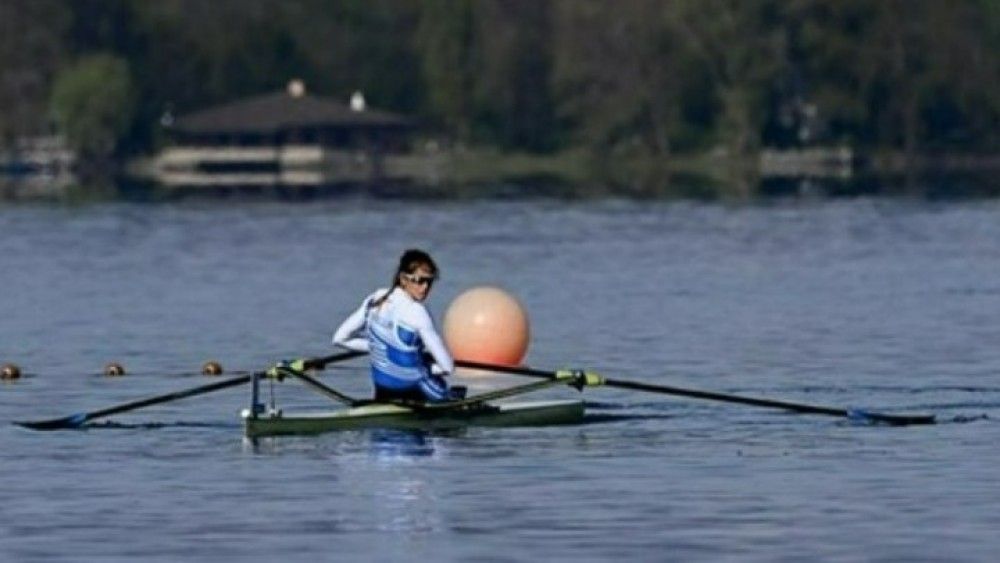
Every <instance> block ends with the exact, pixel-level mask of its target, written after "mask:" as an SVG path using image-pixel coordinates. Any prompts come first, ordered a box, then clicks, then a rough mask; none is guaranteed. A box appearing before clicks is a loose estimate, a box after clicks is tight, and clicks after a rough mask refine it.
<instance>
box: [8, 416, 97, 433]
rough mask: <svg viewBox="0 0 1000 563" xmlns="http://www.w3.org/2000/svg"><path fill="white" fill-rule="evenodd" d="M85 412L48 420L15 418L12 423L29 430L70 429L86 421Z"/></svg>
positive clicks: (78, 426)
mask: <svg viewBox="0 0 1000 563" xmlns="http://www.w3.org/2000/svg"><path fill="white" fill-rule="evenodd" d="M87 420H88V418H87V413H79V414H74V415H70V416H64V417H61V418H52V419H49V420H15V421H14V424H16V425H18V426H20V427H22V428H28V429H30V430H72V429H74V428H80V427H81V426H83V425H84V423H85V422H87Z"/></svg>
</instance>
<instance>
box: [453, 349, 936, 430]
mask: <svg viewBox="0 0 1000 563" xmlns="http://www.w3.org/2000/svg"><path fill="white" fill-rule="evenodd" d="M455 364H456V365H459V366H462V367H467V368H473V369H481V370H487V371H495V372H501V373H512V374H516V375H524V376H528V377H541V378H546V379H565V378H564V377H562V376H561V375H560V374H559V372H554V371H545V370H540V369H534V368H527V367H511V366H502V365H495V364H487V363H482V362H471V361H466V360H458V361H456V362H455ZM582 375H585V374H582V373H581V376H582ZM584 381H586V382H584ZM593 384H599V385H607V386H608V387H618V388H621V389H632V390H634V391H646V392H649V393H660V394H663V395H678V396H681V397H692V398H695V399H707V400H710V401H722V402H726V403H739V404H742V405H752V406H755V407H767V408H773V409H782V410H786V411H792V412H797V413H805V414H822V415H827V416H837V417H842V418H849V419H852V420H865V421H870V422H882V423H885V424H891V425H893V426H906V425H912V424H934V422H935V420H934V415H905V414H883V413H877V412H869V411H865V410H859V409H841V408H835V407H824V406H817V405H808V404H802V403H791V402H788V401H777V400H774V399H758V398H754V397H743V396H740V395H729V394H726V393H715V392H712V391H699V390H697V389H684V388H681V387H671V386H668V385H653V384H651V383H642V382H639V381H622V380H618V379H608V378H599V377H591V378H587V379H586V380H581V383H580V385H593Z"/></svg>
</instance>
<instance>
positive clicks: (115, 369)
mask: <svg viewBox="0 0 1000 563" xmlns="http://www.w3.org/2000/svg"><path fill="white" fill-rule="evenodd" d="M104 375H107V376H109V377H117V376H119V375H125V368H124V367H122V365H121V364H119V363H115V362H111V363H110V364H108V365H106V366H104Z"/></svg>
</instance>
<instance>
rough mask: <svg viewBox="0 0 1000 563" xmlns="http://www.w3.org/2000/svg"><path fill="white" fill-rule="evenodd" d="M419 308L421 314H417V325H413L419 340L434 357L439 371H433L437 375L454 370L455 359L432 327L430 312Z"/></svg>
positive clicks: (446, 373)
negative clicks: (418, 334)
mask: <svg viewBox="0 0 1000 563" xmlns="http://www.w3.org/2000/svg"><path fill="white" fill-rule="evenodd" d="M420 309H421V313H422V314H420V315H419V319H418V322H417V326H416V327H415V328H416V329H417V331H418V332H419V333H420V340H421V341H422V342H423V343H424V348H425V349H426V350H427V352H429V353H430V355H431V357H432V358H434V363H435V364H436V365H437V368H438V370H440V373H439V372H438V370H435V373H437V374H438V375H448V374H450V373H452V372H454V371H455V360H454V359H452V357H451V352H449V351H448V347H447V346H445V345H444V341H443V340H441V335H439V334H438V332H437V329H435V328H434V321H432V320H431V316H430V314H428V313H427V310H426V309H424V308H423V307H421V308H420Z"/></svg>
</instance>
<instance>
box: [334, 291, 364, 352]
mask: <svg viewBox="0 0 1000 563" xmlns="http://www.w3.org/2000/svg"><path fill="white" fill-rule="evenodd" d="M370 300H371V298H368V299H365V300H364V302H363V303H361V306H360V307H358V309H357V310H356V311H354V312H353V313H351V314H350V316H348V317H347V318H346V319H344V322H342V323H340V326H338V327H337V330H336V331H335V332H334V333H333V344H334V346H340V347H341V348H347V349H348V350H353V351H355V352H368V351H369V349H368V338H367V337H366V336H365V333H364V328H365V322H366V317H367V315H368V302H369V301H370Z"/></svg>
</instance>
